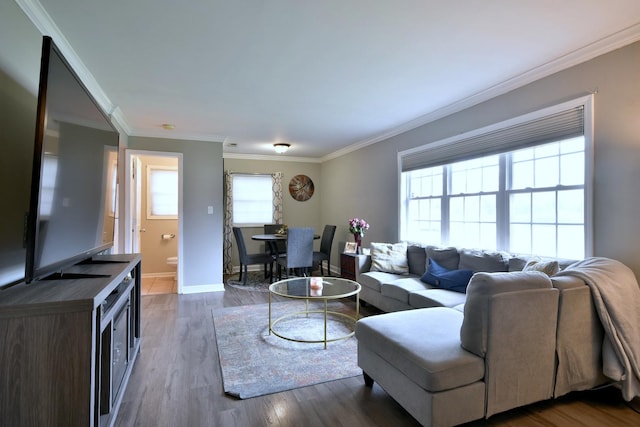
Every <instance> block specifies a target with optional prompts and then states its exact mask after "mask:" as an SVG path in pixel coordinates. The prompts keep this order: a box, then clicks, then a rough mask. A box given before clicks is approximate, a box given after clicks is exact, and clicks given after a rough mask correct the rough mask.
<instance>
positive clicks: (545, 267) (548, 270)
mask: <svg viewBox="0 0 640 427" xmlns="http://www.w3.org/2000/svg"><path fill="white" fill-rule="evenodd" d="M522 271H540V272H542V273H544V274H546V275H547V276H549V277H551V276H553V275H554V274H556V273H557V272H558V271H560V266H559V265H558V261H555V260H554V261H539V260H536V259H532V260H531V261H529V262H528V263H527V264H526V265H525V266H524V268H523V269H522Z"/></svg>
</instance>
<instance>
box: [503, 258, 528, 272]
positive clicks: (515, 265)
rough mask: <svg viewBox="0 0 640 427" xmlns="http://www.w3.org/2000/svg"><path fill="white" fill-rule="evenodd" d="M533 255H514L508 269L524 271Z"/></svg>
mask: <svg viewBox="0 0 640 427" xmlns="http://www.w3.org/2000/svg"><path fill="white" fill-rule="evenodd" d="M532 258H533V257H532V256H531V255H513V256H512V257H511V258H509V270H508V271H522V269H523V268H524V266H525V265H527V263H528V262H529V260H531V259H532Z"/></svg>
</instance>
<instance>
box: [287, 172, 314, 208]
mask: <svg viewBox="0 0 640 427" xmlns="http://www.w3.org/2000/svg"><path fill="white" fill-rule="evenodd" d="M314 189H315V188H314V186H313V181H311V178H309V177H308V176H306V175H296V176H294V177H293V178H291V181H289V194H291V197H293V198H294V199H296V200H297V201H299V202H304V201H306V200H309V199H310V198H311V196H313V191H314Z"/></svg>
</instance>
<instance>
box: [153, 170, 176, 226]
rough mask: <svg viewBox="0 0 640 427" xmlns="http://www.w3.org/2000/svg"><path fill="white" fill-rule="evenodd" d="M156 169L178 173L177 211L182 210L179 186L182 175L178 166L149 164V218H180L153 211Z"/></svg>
mask: <svg viewBox="0 0 640 427" xmlns="http://www.w3.org/2000/svg"><path fill="white" fill-rule="evenodd" d="M154 171H171V172H175V174H176V190H177V192H176V211H177V212H179V211H180V205H179V192H180V190H179V186H180V177H179V176H178V168H176V167H174V166H162V165H148V166H147V219H153V220H155V219H178V214H176V215H158V214H154V213H153V209H152V207H153V192H152V191H151V175H152V174H153V172H154Z"/></svg>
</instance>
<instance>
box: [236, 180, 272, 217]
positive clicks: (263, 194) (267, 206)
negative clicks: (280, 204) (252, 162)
mask: <svg viewBox="0 0 640 427" xmlns="http://www.w3.org/2000/svg"><path fill="white" fill-rule="evenodd" d="M232 194H233V223H234V224H235V225H242V226H262V225H264V224H270V223H271V222H273V208H274V203H273V179H272V177H271V175H267V174H264V175H263V174H255V175H245V174H233V190H232Z"/></svg>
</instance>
